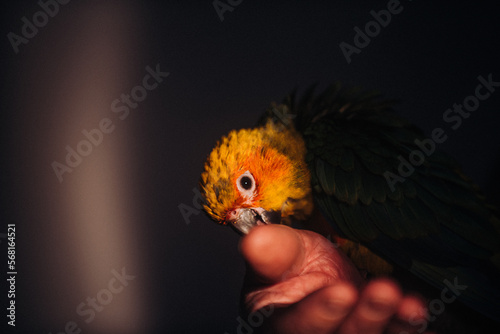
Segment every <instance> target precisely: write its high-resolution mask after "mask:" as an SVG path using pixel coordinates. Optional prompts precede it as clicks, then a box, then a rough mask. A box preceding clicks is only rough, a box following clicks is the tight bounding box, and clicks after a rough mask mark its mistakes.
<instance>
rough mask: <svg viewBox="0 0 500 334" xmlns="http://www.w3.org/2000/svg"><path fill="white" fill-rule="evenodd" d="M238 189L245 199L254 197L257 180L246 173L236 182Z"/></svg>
mask: <svg viewBox="0 0 500 334" xmlns="http://www.w3.org/2000/svg"><path fill="white" fill-rule="evenodd" d="M236 187H237V188H238V190H239V191H240V194H242V195H243V196H244V197H252V196H253V193H254V191H255V179H254V178H253V175H252V174H251V173H250V172H249V171H246V172H245V173H243V174H241V175H240V177H239V178H238V179H237V180H236Z"/></svg>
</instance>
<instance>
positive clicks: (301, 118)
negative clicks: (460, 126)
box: [199, 83, 500, 322]
mask: <svg viewBox="0 0 500 334" xmlns="http://www.w3.org/2000/svg"><path fill="white" fill-rule="evenodd" d="M316 90H317V85H312V86H310V87H309V88H307V89H306V90H305V91H304V93H302V94H301V95H300V96H299V95H298V94H297V90H293V91H292V92H291V93H290V94H288V95H287V96H286V97H285V98H284V99H283V101H282V102H281V103H279V104H277V103H271V105H270V106H269V107H268V108H267V109H266V110H265V112H264V113H263V115H262V116H261V117H260V119H259V120H258V122H257V124H256V125H255V126H254V127H249V128H245V129H239V130H232V131H230V132H229V133H228V134H227V135H226V136H223V137H222V138H221V139H220V140H219V141H218V142H217V144H216V146H215V147H214V148H213V150H212V151H211V152H210V154H209V155H208V157H207V159H206V162H205V164H204V169H203V172H202V173H201V178H200V181H199V186H200V192H201V193H202V195H203V197H204V204H203V207H204V211H205V212H206V214H207V215H208V216H209V217H210V218H211V219H212V220H213V221H215V222H217V223H219V224H221V225H229V226H232V227H233V228H235V229H236V231H237V232H239V233H241V234H243V235H245V234H247V233H248V232H249V231H250V230H251V229H252V228H253V227H255V226H258V225H265V224H285V225H289V226H292V227H296V228H302V229H308V230H311V231H315V232H317V233H320V234H322V235H323V236H325V237H328V238H329V239H330V240H331V241H332V242H334V243H335V244H336V245H337V246H338V247H339V248H340V249H341V251H343V252H344V253H345V254H347V256H348V257H349V258H350V259H351V260H352V262H353V263H354V264H355V265H356V267H357V268H358V269H359V270H360V272H363V273H365V274H366V277H378V276H387V275H389V276H390V275H396V274H397V273H404V274H405V275H408V276H409V277H411V278H412V279H415V280H416V281H419V282H424V283H423V284H426V285H427V286H430V287H432V288H434V289H437V290H436V291H450V289H451V290H453V287H454V286H455V292H457V299H458V300H459V301H460V303H462V304H463V305H465V307H468V308H470V309H473V310H475V312H478V314H482V315H483V316H486V317H487V318H489V319H491V320H493V321H494V322H500V287H499V282H500V280H499V279H498V275H499V274H500V219H499V218H498V214H497V209H496V208H495V207H494V206H493V205H491V204H489V203H488V202H487V200H486V198H485V196H484V195H483V194H482V193H481V191H480V189H479V187H478V186H477V185H476V184H475V183H474V182H473V181H472V180H471V179H469V178H468V177H467V176H466V175H464V173H463V172H462V170H461V168H460V166H459V164H458V163H457V162H456V161H455V160H454V159H453V158H451V157H450V156H449V155H448V154H446V153H444V152H443V151H441V150H439V149H438V148H437V145H436V142H434V141H433V140H432V139H431V138H428V137H427V136H426V135H425V134H424V132H423V131H422V130H420V129H419V128H418V127H417V126H415V125H413V124H412V123H411V122H410V121H408V120H406V119H404V118H403V117H401V116H399V115H398V114H397V113H396V111H395V109H394V104H395V101H394V100H389V99H386V98H384V97H383V95H382V94H381V93H379V92H378V91H365V90H363V89H361V88H357V87H354V88H349V87H344V86H343V85H342V84H340V83H334V84H332V85H330V86H328V87H327V88H326V89H324V90H323V91H321V92H320V93H317V92H316ZM457 286H458V287H459V288H457ZM445 289H448V290H445ZM458 290H459V291H458ZM437 296H438V299H439V292H438V293H437ZM441 296H443V294H442V293H441ZM443 305H444V304H443ZM447 307H448V305H447Z"/></svg>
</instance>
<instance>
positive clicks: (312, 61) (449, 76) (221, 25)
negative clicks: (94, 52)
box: [0, 0, 500, 334]
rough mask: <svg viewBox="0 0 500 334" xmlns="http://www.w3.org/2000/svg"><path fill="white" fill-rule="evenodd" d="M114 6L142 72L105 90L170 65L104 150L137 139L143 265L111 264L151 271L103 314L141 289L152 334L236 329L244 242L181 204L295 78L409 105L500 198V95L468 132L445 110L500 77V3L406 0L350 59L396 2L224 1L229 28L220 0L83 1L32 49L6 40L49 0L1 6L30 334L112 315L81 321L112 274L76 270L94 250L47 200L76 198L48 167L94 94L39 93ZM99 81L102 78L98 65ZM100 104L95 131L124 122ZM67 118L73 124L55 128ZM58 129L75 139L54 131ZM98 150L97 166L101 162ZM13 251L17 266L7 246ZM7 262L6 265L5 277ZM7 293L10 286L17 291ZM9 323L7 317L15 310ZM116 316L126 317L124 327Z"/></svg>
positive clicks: (132, 161)
mask: <svg viewBox="0 0 500 334" xmlns="http://www.w3.org/2000/svg"><path fill="white" fill-rule="evenodd" d="M103 3H112V4H113V5H114V6H118V7H119V6H122V5H123V6H125V7H127V8H133V9H132V10H131V12H132V13H133V15H131V16H129V19H128V20H126V21H125V26H124V27H125V28H124V29H122V30H121V31H120V34H121V36H122V37H126V38H129V39H130V45H129V48H130V54H127V55H129V56H130V59H131V61H130V64H132V65H131V66H127V67H123V69H122V70H120V67H119V65H117V66H118V72H120V71H121V72H123V73H127V75H124V76H123V81H122V82H121V83H122V84H123V89H121V90H120V89H118V90H117V91H116V92H113V93H112V94H110V96H111V99H110V100H108V101H112V99H113V98H114V97H116V96H119V94H120V93H121V92H130V88H131V87H134V86H135V85H137V84H138V83H140V82H141V80H142V77H143V76H144V73H145V70H144V68H145V66H147V65H149V66H151V67H154V66H155V65H156V64H160V68H161V70H162V71H168V72H170V75H169V77H168V78H166V79H165V80H164V82H163V83H161V84H160V85H159V87H158V88H156V89H155V90H153V91H151V92H149V93H148V97H147V99H146V100H145V101H144V102H142V103H141V104H140V106H139V107H138V108H137V109H135V110H133V111H132V112H131V114H130V115H129V117H128V118H127V119H126V121H124V123H123V124H125V122H126V125H123V126H122V123H116V129H115V130H114V133H112V134H109V135H108V136H109V137H105V140H104V142H103V143H102V144H101V146H99V147H98V148H96V150H99V149H102V150H105V149H106V145H111V144H110V143H111V142H112V141H113V140H121V139H123V140H124V142H125V143H126V145H125V147H126V150H124V153H123V156H124V158H123V161H125V162H123V169H126V170H127V172H126V173H125V175H126V177H124V178H123V180H125V182H127V183H128V189H130V190H129V191H130V195H131V197H132V198H133V199H134V202H133V207H134V210H133V211H134V213H135V216H134V218H133V219H132V221H133V222H134V224H133V226H132V227H131V228H129V229H128V230H127V231H128V232H127V233H129V234H130V235H129V237H128V239H127V240H131V244H130V245H127V246H126V247H130V249H131V250H132V253H133V254H134V256H135V257H134V259H133V260H131V262H130V264H128V263H116V264H114V265H111V267H109V268H108V269H109V270H111V269H113V268H116V269H119V268H121V267H122V266H124V265H127V268H130V269H129V270H130V272H131V273H133V274H134V275H136V278H135V279H134V281H132V282H131V283H130V288H127V289H129V290H125V291H124V292H123V293H121V294H120V295H117V296H115V298H116V299H115V300H113V302H112V303H110V304H109V306H107V307H106V309H105V310H104V311H103V312H102V313H98V314H97V316H96V318H101V319H103V318H106V317H107V316H108V314H107V313H106V312H107V311H108V312H109V310H111V309H112V308H113V307H116V306H115V305H118V304H120V303H127V302H130V300H129V299H126V298H127V296H126V294H128V293H132V291H135V293H136V295H139V300H141V301H142V302H141V303H138V304H134V305H132V306H131V307H132V308H134V307H136V308H137V316H138V320H137V321H136V322H135V323H136V325H137V324H138V325H137V327H138V328H140V330H137V331H136V332H137V333H139V332H140V333H201V332H203V333H221V334H222V333H224V332H228V333H236V332H237V326H238V322H237V316H238V313H237V311H238V309H237V307H238V299H239V290H240V287H241V284H242V279H243V275H244V265H243V262H242V259H241V256H240V255H239V253H238V240H239V236H238V235H237V234H236V233H234V232H233V231H232V230H231V229H230V228H227V227H221V226H217V225H216V224H215V223H213V222H211V221H210V220H209V219H208V218H207V216H205V215H204V214H203V213H199V214H193V215H191V216H190V217H189V219H188V221H186V220H185V219H184V217H183V215H182V214H181V212H180V210H179V205H181V204H184V205H186V206H190V207H193V203H192V201H193V197H194V194H193V192H192V189H193V188H194V187H195V186H196V185H197V182H198V178H199V175H200V173H201V171H202V167H203V163H204V160H205V158H206V156H207V154H208V153H209V152H210V150H211V148H212V147H213V146H214V144H215V142H216V141H217V139H218V138H219V137H220V136H222V135H223V134H226V133H227V132H228V131H229V130H231V129H234V128H242V127H251V126H253V125H254V123H255V122H256V121H257V119H258V117H259V115H260V113H261V112H262V111H263V110H264V109H265V108H266V107H267V106H268V105H269V103H270V102H271V101H280V100H281V99H282V98H283V97H284V96H285V95H286V94H287V93H288V92H290V91H291V90H292V89H293V88H298V89H299V90H302V89H304V88H306V87H308V86H309V85H310V84H312V83H319V87H320V88H324V87H325V86H326V85H328V84H329V83H332V82H334V81H341V82H343V83H344V84H345V85H348V86H352V85H356V86H362V87H364V88H366V89H376V90H379V91H381V92H383V93H384V95H385V96H387V97H388V98H396V99H398V100H399V101H400V103H399V104H398V105H397V106H396V108H395V109H396V110H397V111H398V112H399V113H400V114H401V115H403V116H404V117H406V118H408V119H410V120H411V121H412V122H414V123H415V124H417V125H418V126H419V127H421V128H422V129H423V130H424V131H425V132H426V133H427V134H429V133H430V132H431V131H432V129H434V128H436V127H442V128H444V129H445V130H446V133H447V134H448V140H447V141H446V142H445V143H443V144H441V145H439V148H440V149H443V150H445V151H447V152H449V153H450V154H451V155H453V156H454V157H455V158H456V159H457V160H458V161H459V162H460V163H461V164H462V166H463V169H464V171H465V173H466V174H468V175H469V176H470V177H471V178H472V179H473V180H475V181H476V182H477V183H478V184H479V185H480V186H481V187H482V188H483V190H484V192H485V193H487V194H488V196H489V197H490V198H491V199H493V200H494V201H498V200H499V199H500V196H499V191H498V187H499V186H500V182H499V180H500V178H499V176H498V174H497V173H498V171H499V169H500V146H499V143H500V131H499V130H498V129H499V124H500V114H499V106H500V89H497V91H496V92H494V93H492V94H491V96H490V97H489V98H488V99H487V100H485V101H482V102H481V104H480V106H479V108H478V109H477V110H476V111H475V112H473V113H472V114H471V116H470V117H469V118H468V119H464V120H463V123H462V125H461V126H460V127H459V128H458V129H457V130H452V129H451V128H450V124H447V123H445V122H444V121H443V119H442V116H443V113H444V111H445V110H446V109H448V108H451V107H452V105H453V104H454V103H462V102H463V100H464V98H465V97H467V96H468V95H471V94H473V93H474V90H475V88H476V86H477V85H478V83H479V82H478V80H477V77H478V76H479V75H482V76H483V77H485V78H486V77H487V76H488V74H490V73H491V74H492V77H493V80H494V81H500V66H499V65H498V59H499V57H500V50H499V43H498V32H499V24H498V10H497V5H496V4H495V3H494V2H492V1H490V2H476V3H473V2H464V3H453V2H449V3H442V2H439V3H436V2H433V3H430V2H424V1H416V0H415V1H402V2H401V6H402V7H403V11H402V12H401V13H400V14H397V15H393V16H392V19H391V22H390V24H389V25H388V26H387V27H385V28H382V30H381V32H380V33H379V34H378V35H377V36H376V37H373V38H372V39H371V42H370V44H369V45H368V46H367V47H365V48H363V49H362V50H361V53H359V54H353V55H352V62H351V63H350V64H348V63H347V61H346V59H345V58H344V56H343V54H342V51H341V49H340V48H339V44H340V43H341V42H343V41H344V42H347V43H349V44H351V45H352V44H353V39H354V35H355V32H354V30H353V29H354V27H355V26H358V27H360V28H361V29H363V27H364V25H365V24H366V23H367V22H369V21H371V20H373V18H372V16H371V15H370V11H371V10H375V11H379V10H382V9H385V8H386V6H387V1H385V0H384V1H364V2H362V1H351V2H346V1H343V2H341V1H293V2H292V1H288V2H285V1H269V2H264V1H243V2H242V3H241V4H239V5H238V6H236V7H234V9H233V11H232V12H231V11H226V12H225V13H224V20H223V21H221V20H220V19H219V16H218V14H217V12H216V10H215V9H214V6H213V4H212V2H211V1H197V2H194V3H187V2H181V1H175V2H174V1H172V2H164V3H161V2H159V1H158V2H154V1H144V2H141V4H140V5H139V4H134V5H130V3H129V2H118V1H115V2H104V1H101V2H85V1H81V2H77V1H72V2H70V3H69V4H67V5H64V6H61V7H60V12H59V13H58V14H57V15H56V16H55V17H54V18H51V19H50V22H49V23H48V24H47V26H46V27H44V28H41V29H40V31H39V33H38V35H37V36H35V37H34V38H33V39H32V40H30V42H29V43H28V44H26V45H21V46H20V52H19V53H18V54H15V53H14V52H13V49H12V47H11V45H10V43H9V41H8V39H7V37H5V36H6V35H7V34H8V33H9V32H11V31H13V32H15V33H17V34H20V29H21V25H22V22H21V18H22V17H23V16H27V17H31V15H33V13H35V12H36V11H38V10H40V7H39V6H38V5H37V4H36V2H35V1H29V2H28V1H22V2H20V3H15V4H12V3H10V4H9V5H4V6H3V7H2V21H1V26H2V31H1V33H2V36H4V37H3V42H2V69H1V70H2V72H1V77H2V79H3V94H2V104H3V108H2V113H1V118H2V119H1V121H2V123H1V124H2V133H1V135H2V144H3V145H2V147H3V150H4V154H3V157H4V158H3V166H4V168H3V170H2V184H1V188H2V199H3V210H2V216H3V217H2V223H3V224H7V223H9V222H14V223H16V227H17V251H16V252H17V264H18V272H19V274H18V276H17V288H18V293H19V294H18V295H17V298H16V303H18V305H19V306H18V309H17V314H16V315H17V318H16V320H17V321H16V324H17V326H16V329H17V331H18V332H22V331H23V330H26V331H27V332H32V333H33V332H35V331H36V332H37V333H49V332H50V331H52V333H58V332H59V331H62V329H63V328H64V325H65V323H66V321H67V320H72V319H73V320H75V321H76V322H77V323H78V324H79V325H80V328H81V329H82V332H83V333H92V332H97V331H99V327H98V326H99V325H97V324H90V325H87V324H85V323H84V322H83V321H81V318H79V317H78V316H75V311H74V307H75V306H76V305H78V303H80V302H81V301H82V300H84V298H85V297H86V296H89V295H92V294H94V295H95V292H96V291H99V289H101V288H102V287H104V286H105V285H106V284H107V280H102V284H97V285H95V286H92V287H90V288H84V287H82V285H81V284H80V283H78V284H77V283H75V282H80V281H82V280H83V278H82V275H81V274H78V273H79V270H78V268H79V267H80V262H81V261H86V260H85V259H86V257H85V254H86V251H85V250H81V251H80V252H79V253H77V254H79V255H71V254H73V252H74V251H75V248H77V247H78V246H77V244H76V243H74V242H73V241H72V239H71V238H69V237H68V238H65V237H64V233H65V231H66V226H70V225H71V226H73V223H72V222H71V213H70V214H69V220H67V224H68V225H64V219H61V218H58V219H56V220H52V216H51V212H52V211H50V210H48V211H47V210H45V209H44V208H46V207H47V206H50V205H53V206H54V207H56V208H59V207H58V206H57V205H54V201H53V200H52V199H53V198H62V197H64V196H65V195H64V194H59V191H60V190H59V189H60V188H59V183H58V182H57V179H56V178H55V176H54V174H53V171H52V169H51V167H50V162H51V161H52V160H55V159H56V160H61V159H62V157H63V156H64V153H65V151H64V146H65V145H66V144H67V143H69V144H71V143H72V142H71V140H72V139H67V138H69V137H67V138H66V137H64V135H63V134H61V132H62V131H63V130H61V126H67V128H66V130H64V131H69V132H70V133H71V132H79V131H80V130H81V129H83V128H85V127H87V126H90V125H88V124H78V123H77V124H73V125H67V124H71V123H70V122H69V121H68V122H66V118H69V117H72V116H68V115H74V114H77V113H78V112H79V111H78V110H79V108H82V107H81V106H79V105H75V109H74V110H68V109H66V110H57V109H54V108H53V107H52V97H54V96H64V95H65V94H66V93H65V90H66V89H71V87H70V85H65V84H58V85H57V87H55V88H54V90H53V91H51V92H52V93H51V94H44V93H43V90H42V92H41V93H40V92H38V93H37V89H38V90H41V87H43V89H49V88H50V87H51V85H52V84H53V83H54V81H52V80H51V78H52V77H51V75H52V73H53V74H54V77H57V75H58V73H59V74H60V73H63V72H65V70H66V69H67V67H68V66H71V65H68V64H70V62H68V61H66V60H65V59H66V58H65V57H67V54H68V53H69V52H70V51H71V50H72V49H74V48H85V45H83V46H82V41H81V40H80V39H79V38H80V36H81V35H80V33H81V32H82V31H85V29H87V26H86V24H85V22H84V21H83V22H82V21H81V20H77V19H75V17H76V16H78V14H79V13H80V12H81V11H82V10H89V8H90V10H91V11H92V12H95V13H96V15H101V14H102V15H108V16H109V17H112V16H113V15H114V12H113V10H110V9H109V7H106V6H103V5H102V4H103ZM85 8H86V9H85ZM99 13H100V14H99ZM92 27H93V28H92V29H94V33H95V34H96V36H97V35H99V34H100V33H101V30H102V32H103V33H105V32H106V29H108V27H107V26H106V24H102V25H96V26H92ZM89 29H90V28H89ZM126 38H125V40H126ZM110 43H112V41H111V40H110ZM88 47H89V48H91V47H92V44H91V43H90V44H89V46H88ZM79 50H80V49H79ZM68 57H69V56H68ZM88 66H89V67H86V69H88V68H92V64H90V65H88ZM71 70H72V73H74V74H73V76H74V78H76V79H75V80H76V82H78V77H79V76H82V77H83V76H85V75H86V70H84V69H82V70H79V69H78V68H71ZM56 72H57V73H56ZM42 77H43V79H40V78H42ZM54 80H55V81H56V82H57V80H56V79H54ZM92 80H94V82H95V84H96V85H99V84H100V79H99V73H97V74H95V75H94V76H93V77H92ZM46 87H49V88H46ZM83 98H84V99H85V96H84V97H83ZM89 98H90V97H89ZM106 103H107V104H109V103H108V102H106ZM73 111H74V113H73ZM82 112H85V110H82ZM47 115H48V116H47ZM100 115H101V116H96V117H95V118H94V120H93V121H92V122H91V123H90V124H91V125H94V124H97V121H98V120H99V119H101V118H102V117H104V116H106V115H108V116H107V117H110V118H112V119H113V120H116V119H117V118H116V115H113V114H112V113H111V112H110V111H109V109H108V110H103V112H102V114H100ZM103 115H104V116H103ZM47 119H51V120H52V121H50V122H49V121H47ZM63 119H64V122H63V121H61V124H62V125H56V123H57V122H54V120H63ZM116 122H118V121H116ZM65 124H66V125H65ZM68 129H69V130H68ZM53 136H54V137H57V138H59V137H61V138H63V139H61V140H59V139H58V140H52V139H51V138H53ZM107 138H111V139H109V140H107ZM114 138H116V139H114ZM118 138H121V139H118ZM73 143H74V142H73ZM94 155H96V156H97V153H93V154H92V155H90V156H89V157H87V158H86V159H85V160H84V162H83V164H86V163H87V164H88V163H91V161H92V159H97V157H94ZM130 166H132V167H130ZM83 168H84V167H78V168H76V169H75V170H74V171H73V172H72V173H71V174H66V175H65V178H68V180H69V181H68V182H66V180H65V182H66V183H63V184H64V185H65V187H67V188H65V189H66V190H68V187H70V188H71V187H72V186H71V182H73V181H74V180H76V179H79V178H82V177H83V175H82V173H80V174H79V172H80V170H83ZM103 168H106V167H103ZM39 180H41V181H39ZM81 181H82V182H86V181H87V180H81ZM61 205H63V204H61ZM44 210H45V211H44ZM70 212H71V211H70ZM56 221H57V223H56ZM188 222H189V223H188ZM58 224H63V225H58ZM102 224H106V222H105V221H103V222H102ZM4 230H6V227H2V230H1V231H0V232H2V233H5V231H4ZM55 235H57V237H55ZM101 248H102V249H104V250H105V249H106V246H105V245H104V246H103V245H101ZM0 249H1V254H2V256H1V259H2V260H1V261H2V268H4V262H5V261H6V254H7V248H6V243H5V242H4V241H2V243H1V244H0ZM86 268H88V267H86ZM109 270H108V271H107V272H108V273H109ZM5 272H6V269H5V270H4V269H2V273H0V276H1V277H4V276H3V275H5ZM108 276H109V275H108ZM104 277H106V275H104ZM2 281H5V280H4V278H2ZM4 290H5V289H4V288H3V285H2V291H1V292H0V296H1V300H2V302H4V301H5V300H6V297H5V295H6V290H5V293H4ZM129 291H130V292H129ZM120 298H123V299H121V301H120V300H119V299H120ZM131 300H132V301H131V303H133V299H131ZM108 309H109V310H108ZM59 314H62V315H61V316H58V315H59ZM1 318H2V319H3V320H2V325H4V324H5V322H6V320H5V316H4V315H3V314H2V317H1ZM114 321H116V322H121V321H122V319H121V318H116V319H115V320H113V319H112V320H110V323H111V324H113V323H114ZM96 323H97V322H96ZM92 325H95V326H96V327H95V328H94V327H92ZM111 326H113V325H111ZM108 328H113V327H108ZM116 328H119V326H117V327H116ZM7 329H8V330H9V332H14V331H12V328H10V327H8V328H7ZM108 332H109V330H108ZM116 332H120V329H116ZM130 332H134V330H132V329H131V330H130Z"/></svg>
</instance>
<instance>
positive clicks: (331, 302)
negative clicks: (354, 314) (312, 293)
mask: <svg viewBox="0 0 500 334" xmlns="http://www.w3.org/2000/svg"><path fill="white" fill-rule="evenodd" d="M321 293H322V294H323V296H324V299H325V302H326V305H327V307H328V308H330V309H331V310H332V311H336V310H338V309H339V308H344V309H351V308H352V307H353V306H354V304H356V302H357V300H358V291H357V290H356V288H355V287H354V286H353V285H351V284H349V283H347V282H339V283H337V284H335V285H331V286H328V287H326V288H323V289H322V291H321Z"/></svg>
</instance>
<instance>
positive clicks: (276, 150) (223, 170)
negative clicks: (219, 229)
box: [200, 122, 312, 224]
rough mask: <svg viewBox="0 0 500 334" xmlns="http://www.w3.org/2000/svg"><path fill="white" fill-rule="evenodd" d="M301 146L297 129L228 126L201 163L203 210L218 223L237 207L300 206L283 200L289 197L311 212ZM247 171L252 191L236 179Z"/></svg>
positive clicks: (284, 208)
mask: <svg viewBox="0 0 500 334" xmlns="http://www.w3.org/2000/svg"><path fill="white" fill-rule="evenodd" d="M305 152H306V150H305V145H304V142H303V140H302V138H301V137H300V135H299V134H298V133H296V132H295V131H294V130H291V129H285V128H279V127H277V126H275V125H274V124H273V123H271V122H270V123H268V124H267V125H266V126H263V127H260V128H256V129H251V130H248V129H243V130H239V131H232V132H231V133H229V135H228V136H227V137H223V138H222V139H221V141H219V143H218V144H217V146H216V147H215V148H214V149H213V151H212V152H211V154H210V155H209V157H208V159H207V162H206V163H205V171H204V172H203V174H202V178H201V182H200V185H201V189H202V193H203V195H204V196H205V198H206V204H205V210H206V212H207V213H208V214H209V215H210V216H211V218H212V219H214V220H215V221H217V222H219V223H222V224H225V223H227V220H228V217H229V216H230V215H231V213H232V212H233V210H235V209H238V208H262V209H264V210H273V211H281V215H282V217H285V216H287V215H290V214H292V213H293V212H294V211H297V209H298V208H297V207H295V208H290V205H287V203H290V201H289V200H293V203H295V204H297V203H301V206H302V208H301V210H302V209H305V211H307V212H308V213H310V212H311V211H312V201H310V192H311V189H310V176H309V171H308V169H307V165H306V163H305V161H304V156H305ZM245 173H249V174H250V177H253V180H254V182H255V188H254V189H253V191H252V192H251V193H249V192H247V191H245V190H244V189H241V187H239V186H238V179H239V178H240V177H241V176H242V175H243V174H245ZM245 175H247V174H245Z"/></svg>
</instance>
